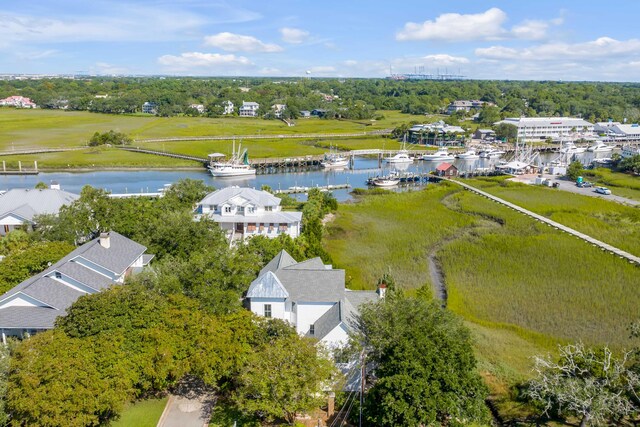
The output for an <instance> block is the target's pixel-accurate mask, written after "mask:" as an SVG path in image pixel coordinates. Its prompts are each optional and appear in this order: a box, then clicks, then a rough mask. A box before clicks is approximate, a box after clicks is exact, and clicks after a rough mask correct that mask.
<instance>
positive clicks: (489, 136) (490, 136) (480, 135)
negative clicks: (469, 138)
mask: <svg viewBox="0 0 640 427" xmlns="http://www.w3.org/2000/svg"><path fill="white" fill-rule="evenodd" d="M473 138H474V139H482V140H483V141H494V140H495V139H496V133H495V131H493V130H491V129H477V130H476V131H475V132H474V133H473Z"/></svg>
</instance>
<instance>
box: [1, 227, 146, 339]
mask: <svg viewBox="0 0 640 427" xmlns="http://www.w3.org/2000/svg"><path fill="white" fill-rule="evenodd" d="M109 241H110V246H109V248H105V247H103V246H101V245H100V238H96V239H93V240H92V241H90V242H88V243H85V244H84V245H82V246H80V247H78V248H76V249H74V250H73V251H72V252H70V253H69V254H67V255H66V256H65V257H64V258H62V259H61V260H60V261H58V262H56V263H55V264H53V265H52V266H50V267H49V268H47V269H46V270H44V271H43V272H41V273H39V274H36V275H35V276H32V277H30V278H28V279H27V280H25V281H23V282H22V283H20V284H18V285H17V286H15V287H14V288H12V289H11V290H9V291H8V292H6V293H5V294H4V295H2V296H0V306H1V305H2V304H3V303H4V302H6V301H7V300H8V299H10V298H12V297H16V296H19V295H24V296H26V297H29V298H31V299H35V300H36V301H38V302H39V303H41V304H42V306H39V307H31V306H27V307H25V306H20V307H15V306H10V307H5V308H0V329H2V328H4V329H11V328H18V329H47V328H52V327H53V324H54V320H55V318H56V317H57V316H62V315H64V314H65V313H66V310H67V308H69V307H70V306H71V305H72V304H73V303H74V302H75V301H76V300H77V299H78V298H79V297H81V296H82V295H85V294H86V292H83V291H81V290H78V289H76V287H80V286H78V285H77V284H74V283H70V284H65V283H63V282H64V280H63V279H60V280H58V279H54V278H52V277H49V276H51V275H52V274H53V273H54V272H56V271H58V272H60V273H62V274H63V275H65V276H68V277H70V278H71V279H73V280H75V281H76V282H79V283H81V284H83V285H84V288H86V289H87V290H88V291H91V290H93V291H94V292H90V293H95V292H98V291H100V290H103V289H105V288H107V287H109V286H111V285H113V284H114V283H115V280H111V279H110V278H109V277H107V276H105V275H103V274H100V273H97V272H96V271H94V270H91V269H89V268H87V267H85V266H83V265H81V264H80V263H78V262H76V260H78V258H84V259H87V260H89V261H91V262H92V263H94V264H96V265H98V266H100V267H102V268H104V269H106V270H109V271H111V272H113V273H114V275H115V276H116V277H121V276H122V274H124V272H125V271H126V269H127V268H128V267H130V266H131V265H132V264H133V263H134V262H135V261H136V260H137V259H138V258H139V257H140V255H142V254H143V253H144V251H145V250H146V248H145V247H144V246H142V245H140V244H138V243H136V242H134V241H133V240H130V239H128V238H126V237H124V236H122V235H121V234H119V233H116V232H114V231H112V232H110V233H109ZM80 288H82V287H80ZM17 309H19V310H17Z"/></svg>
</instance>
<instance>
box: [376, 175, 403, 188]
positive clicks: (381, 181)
mask: <svg viewBox="0 0 640 427" xmlns="http://www.w3.org/2000/svg"><path fill="white" fill-rule="evenodd" d="M398 183H400V178H398V177H395V176H384V177H380V178H376V179H374V180H373V185H375V186H376V187H393V186H394V185H398Z"/></svg>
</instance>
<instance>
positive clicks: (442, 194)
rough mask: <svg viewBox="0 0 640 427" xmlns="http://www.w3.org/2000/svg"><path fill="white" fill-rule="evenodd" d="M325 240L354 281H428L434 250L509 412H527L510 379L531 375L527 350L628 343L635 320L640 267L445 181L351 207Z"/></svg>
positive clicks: (453, 302)
mask: <svg viewBox="0 0 640 427" xmlns="http://www.w3.org/2000/svg"><path fill="white" fill-rule="evenodd" d="M572 203H573V199H569V200H568V201H566V202H565V205H566V206H568V207H570V208H575V209H580V207H579V206H573V205H572ZM325 242H326V248H327V250H328V251H329V253H330V254H331V255H332V257H333V260H334V263H335V265H336V266H337V267H339V268H344V269H346V272H347V277H348V280H349V281H350V284H351V286H352V287H353V288H369V289H371V288H373V287H374V286H375V283H376V280H377V278H379V277H380V276H381V274H382V273H384V272H390V273H391V274H392V275H393V276H394V278H395V279H396V281H397V282H398V283H399V284H400V285H401V286H403V287H404V288H405V289H410V290H411V289H416V288H421V287H423V286H425V285H429V284H430V272H429V262H428V257H429V254H432V253H434V254H435V256H436V258H437V261H438V262H437V264H438V265H439V266H440V268H441V269H442V271H443V274H444V277H445V282H446V285H447V290H448V307H449V308H450V309H451V310H452V311H454V312H456V313H457V314H459V315H461V316H463V317H464V318H465V320H466V321H467V323H468V325H469V327H470V328H471V330H472V332H473V336H474V340H475V350H476V353H477V356H478V360H479V369H480V371H481V373H482V375H483V376H484V377H485V379H486V381H487V383H488V384H489V385H490V387H491V390H492V392H493V393H494V395H495V396H496V397H495V399H496V400H497V401H499V402H502V403H501V405H503V406H501V408H504V411H505V414H503V415H507V416H508V415H509V414H510V413H512V415H515V414H517V413H519V411H520V409H521V408H520V409H518V405H517V404H515V403H514V402H512V401H510V400H509V398H508V394H509V392H510V388H509V387H510V385H513V384H515V383H517V382H518V381H521V380H522V379H524V378H527V377H528V376H529V375H530V369H531V359H530V358H531V356H533V355H536V354H546V353H549V352H553V351H554V349H555V346H556V345H557V344H560V343H565V342H569V341H577V340H583V341H584V342H585V343H588V344H605V343H606V344H609V345H612V346H613V347H615V348H618V349H620V348H622V347H624V346H627V345H629V344H630V342H629V341H628V332H627V330H626V328H627V326H628V325H629V323H630V322H631V321H633V320H634V318H636V317H637V316H638V310H637V307H638V306H639V305H640V290H639V287H638V286H639V285H640V273H639V270H638V267H635V266H633V265H631V264H629V263H627V262H625V261H622V260H621V259H619V258H617V257H614V256H612V255H610V254H608V253H604V252H602V251H600V250H598V249H596V248H593V247H592V246H590V245H589V244H586V243H585V242H583V241H581V240H578V239H576V238H573V237H570V236H568V235H566V234H563V233H560V232H558V231H556V230H554V229H553V228H551V227H547V226H544V225H541V224H539V223H537V222H535V221H533V220H531V219H529V218H527V217H525V216H523V215H521V214H518V213H516V212H514V211H512V210H509V209H508V208H506V207H503V206H501V205H498V204H496V203H493V202H491V201H489V200H487V199H484V198H482V197H480V196H477V195H475V194H473V193H470V192H464V191H460V190H459V189H457V188H455V187H452V186H449V185H432V186H430V187H428V188H427V189H425V190H422V191H416V192H412V193H403V194H389V195H375V196H367V197H364V198H362V200H360V201H359V202H358V203H352V204H343V205H341V206H340V209H339V210H338V215H337V217H336V219H335V220H334V221H333V222H332V223H330V224H329V226H328V229H327V235H326V238H325ZM501 410H502V409H501Z"/></svg>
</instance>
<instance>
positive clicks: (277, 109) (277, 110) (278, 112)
mask: <svg viewBox="0 0 640 427" xmlns="http://www.w3.org/2000/svg"><path fill="white" fill-rule="evenodd" d="M286 109H287V105H286V104H273V105H272V106H271V110H272V111H273V114H274V115H275V116H276V118H278V119H280V118H282V113H284V110H286Z"/></svg>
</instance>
